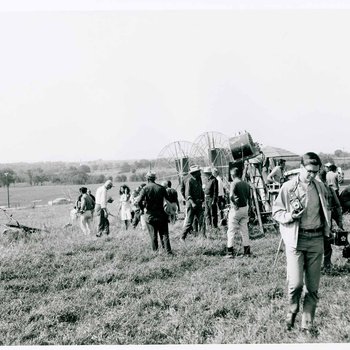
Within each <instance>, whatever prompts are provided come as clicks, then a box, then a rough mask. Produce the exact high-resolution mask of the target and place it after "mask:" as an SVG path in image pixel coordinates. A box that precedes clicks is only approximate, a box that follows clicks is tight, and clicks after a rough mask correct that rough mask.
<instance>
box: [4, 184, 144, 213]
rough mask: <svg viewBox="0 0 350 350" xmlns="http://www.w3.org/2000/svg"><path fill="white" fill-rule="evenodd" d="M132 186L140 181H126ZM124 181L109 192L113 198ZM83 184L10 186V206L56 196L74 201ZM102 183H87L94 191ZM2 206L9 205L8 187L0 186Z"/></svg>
mask: <svg viewBox="0 0 350 350" xmlns="http://www.w3.org/2000/svg"><path fill="white" fill-rule="evenodd" d="M126 184H127V185H128V186H129V187H130V188H131V190H133V189H135V188H136V187H137V186H139V184H140V182H126ZM121 185H122V183H115V187H113V188H112V189H111V190H110V191H109V193H110V195H111V196H112V198H115V199H116V198H117V197H118V196H119V186H121ZM81 186H82V185H47V186H10V206H11V207H28V206H32V204H33V201H40V202H37V203H36V204H37V205H44V204H45V205H46V204H47V203H48V201H51V200H53V199H55V198H62V197H64V198H68V199H71V200H73V201H75V199H76V198H77V197H78V195H79V188H80V187H81ZM99 186H101V184H94V185H87V186H86V187H87V188H89V189H91V191H92V193H93V194H94V193H95V192H96V189H97V187H99ZM0 206H7V191H6V188H4V187H1V188H0Z"/></svg>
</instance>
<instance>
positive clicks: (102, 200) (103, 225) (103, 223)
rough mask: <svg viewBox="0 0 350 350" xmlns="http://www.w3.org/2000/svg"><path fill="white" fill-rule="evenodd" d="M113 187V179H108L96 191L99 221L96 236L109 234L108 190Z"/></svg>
mask: <svg viewBox="0 0 350 350" xmlns="http://www.w3.org/2000/svg"><path fill="white" fill-rule="evenodd" d="M112 187H113V183H112V181H111V180H107V181H106V182H105V184H104V185H103V186H100V187H99V188H98V189H97V191H96V203H95V211H96V216H97V221H98V228H97V234H96V237H101V235H102V233H106V235H109V221H108V211H107V191H108V190H110V189H111V188H112Z"/></svg>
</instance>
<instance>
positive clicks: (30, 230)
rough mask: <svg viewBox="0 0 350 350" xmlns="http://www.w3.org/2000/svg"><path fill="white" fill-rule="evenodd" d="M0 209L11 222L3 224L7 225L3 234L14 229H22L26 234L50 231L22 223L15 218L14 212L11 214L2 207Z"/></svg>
mask: <svg viewBox="0 0 350 350" xmlns="http://www.w3.org/2000/svg"><path fill="white" fill-rule="evenodd" d="M0 210H1V211H2V212H3V213H4V214H5V216H6V217H7V218H8V219H9V222H8V223H7V224H3V226H5V229H4V231H3V232H2V233H3V234H7V233H11V232H14V231H19V230H20V231H22V232H23V233H25V234H28V233H34V232H46V233H49V231H48V230H46V229H41V228H36V227H29V226H25V225H22V224H20V223H19V222H18V221H17V220H16V219H14V218H13V216H12V214H9V213H8V212H7V211H6V210H5V209H3V208H0Z"/></svg>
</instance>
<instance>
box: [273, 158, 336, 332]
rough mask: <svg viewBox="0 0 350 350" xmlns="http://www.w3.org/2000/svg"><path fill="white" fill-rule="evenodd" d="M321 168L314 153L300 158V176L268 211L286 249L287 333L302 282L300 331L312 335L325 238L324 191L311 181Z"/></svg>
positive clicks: (315, 181)
mask: <svg viewBox="0 0 350 350" xmlns="http://www.w3.org/2000/svg"><path fill="white" fill-rule="evenodd" d="M320 167H321V160H320V158H319V156H318V155H317V154H316V153H313V152H308V153H306V154H304V155H303V156H302V159H301V167H300V168H301V169H300V174H299V175H298V176H297V177H295V178H292V179H291V180H289V181H287V182H285V183H284V184H283V185H282V187H281V189H280V192H279V194H278V196H277V198H276V200H275V202H274V205H273V208H272V215H273V218H274V219H275V220H276V221H278V222H279V223H280V232H281V235H282V239H283V241H284V244H285V247H286V258H287V279H288V296H289V308H288V314H287V318H286V324H287V329H288V330H290V329H291V328H293V326H294V323H295V318H296V315H297V313H298V311H299V303H300V299H301V294H302V291H303V285H304V280H305V287H306V292H305V296H304V303H303V314H302V320H301V327H302V331H304V332H305V333H310V332H311V333H312V332H313V331H314V330H315V329H314V326H313V321H314V316H315V310H316V305H317V302H318V287H319V282H320V276H321V264H322V257H323V250H324V247H323V240H324V236H329V228H330V218H329V215H328V208H327V199H326V196H327V194H326V188H325V186H324V185H323V183H322V182H321V181H318V180H316V179H315V177H316V175H317V174H318V172H319V170H320Z"/></svg>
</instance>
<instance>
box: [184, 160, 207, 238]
mask: <svg viewBox="0 0 350 350" xmlns="http://www.w3.org/2000/svg"><path fill="white" fill-rule="evenodd" d="M189 173H190V174H189V176H188V177H187V179H186V184H185V199H186V223H185V226H184V229H183V232H182V237H181V239H182V240H183V241H184V240H185V239H186V236H187V234H188V233H189V232H190V231H191V230H192V224H193V220H194V219H195V218H197V219H198V226H199V230H200V231H202V233H203V235H204V236H205V224H204V211H203V202H204V192H203V188H202V180H201V170H200V167H199V166H198V165H192V166H191V167H190V171H189Z"/></svg>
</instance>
